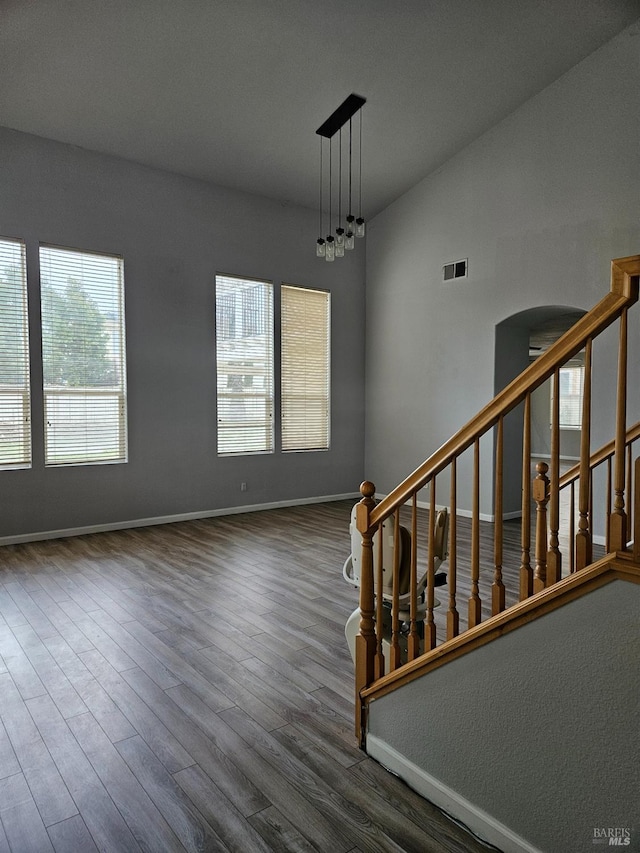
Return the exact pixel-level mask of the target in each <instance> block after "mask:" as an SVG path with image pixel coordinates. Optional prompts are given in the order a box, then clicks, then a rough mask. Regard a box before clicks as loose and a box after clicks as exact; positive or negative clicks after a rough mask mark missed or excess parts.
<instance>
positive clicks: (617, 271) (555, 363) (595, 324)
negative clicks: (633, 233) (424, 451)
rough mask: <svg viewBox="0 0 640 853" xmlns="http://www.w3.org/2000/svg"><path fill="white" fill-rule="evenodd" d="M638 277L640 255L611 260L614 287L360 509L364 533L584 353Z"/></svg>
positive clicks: (628, 298) (632, 296) (627, 300)
mask: <svg viewBox="0 0 640 853" xmlns="http://www.w3.org/2000/svg"><path fill="white" fill-rule="evenodd" d="M639 281H640V255H631V256H629V257H626V258H617V259H616V260H613V261H611V290H610V292H609V293H607V294H606V296H604V297H603V299H601V300H600V302H598V303H597V304H596V305H595V306H594V307H593V308H592V309H591V310H590V311H588V312H587V313H586V314H585V315H584V316H583V317H581V318H580V319H579V320H578V321H577V323H576V324H575V325H574V326H572V328H570V329H569V330H568V331H567V332H565V333H564V334H563V335H562V337H560V338H559V339H558V340H557V341H556V342H555V343H554V344H552V345H551V346H550V347H549V348H548V349H547V350H546V351H545V352H544V353H543V354H542V355H540V356H538V358H537V359H536V360H535V361H534V362H533V363H532V364H531V365H529V367H528V368H526V369H525V370H524V371H523V372H522V373H521V374H520V375H519V376H518V377H516V378H515V379H514V380H513V381H512V382H511V383H509V385H507V386H506V387H505V388H504V389H503V390H502V391H500V392H499V393H498V394H497V395H496V396H495V397H494V398H493V399H492V400H491V401H490V402H489V403H488V404H487V405H486V406H485V407H484V408H483V409H481V411H480V412H479V413H478V414H477V415H476V416H475V417H474V418H472V419H471V420H470V421H469V422H468V423H467V424H466V425H465V426H463V427H462V428H461V429H460V430H458V432H457V433H455V435H453V436H452V437H451V438H450V439H449V440H448V441H446V442H445V443H444V444H443V445H441V446H440V448H438V450H436V451H435V452H434V453H432V454H431V456H430V457H429V458H428V459H427V460H426V461H425V462H423V463H422V465H420V466H418V468H416V469H415V470H414V471H413V472H412V473H411V474H410V475H409V476H408V477H406V478H405V479H404V480H403V481H402V482H401V483H400V484H399V485H398V486H396V488H395V489H393V491H391V492H390V493H389V494H388V495H386V496H385V497H384V498H382V499H381V500H380V502H379V503H377V504H376V505H375V506H371V507H369V512H368V513H364V512H360V513H359V514H358V517H357V518H358V521H357V524H358V529H359V530H360V532H361V533H365V532H369V531H371V530H373V529H375V528H377V527H378V526H379V525H380V524H381V523H382V522H383V521H384V520H385V519H386V518H388V517H389V516H390V515H391V513H393V512H394V511H395V510H396V509H398V508H399V507H401V506H403V505H404V504H405V503H406V502H407V501H408V500H409V499H410V498H411V497H412V495H414V494H415V493H416V492H418V491H419V490H420V489H422V488H423V487H424V486H425V485H426V484H427V483H428V482H429V481H430V480H432V479H433V477H435V476H436V475H437V474H439V473H440V472H441V471H443V470H444V469H445V468H447V466H448V465H450V464H451V462H452V460H453V459H456V458H458V457H459V456H460V455H461V454H462V453H464V451H465V450H467V449H468V448H469V447H471V445H472V444H473V443H474V441H476V439H478V438H480V437H481V436H482V435H484V434H485V433H486V432H487V431H488V430H490V429H491V428H492V427H494V426H495V425H496V424H497V423H498V421H499V419H500V418H501V417H503V416H505V415H507V414H508V413H509V412H510V411H511V410H512V409H514V408H515V407H516V406H517V405H519V404H520V403H521V402H522V401H523V400H524V399H525V397H526V396H527V395H528V394H530V393H531V392H533V391H534V390H535V389H536V388H538V387H539V386H540V385H542V383H543V382H546V380H547V379H549V377H550V376H552V375H553V373H554V372H555V371H556V370H557V369H558V368H559V367H561V366H562V365H563V364H565V363H566V362H567V361H568V360H569V359H570V358H572V357H573V356H574V355H576V354H577V353H578V352H580V351H581V350H582V349H583V348H584V347H585V345H586V343H587V341H588V340H590V339H593V338H594V337H596V336H597V335H599V334H600V332H602V331H603V330H604V329H606V328H607V326H609V325H611V323H613V322H614V321H615V320H616V319H618V317H620V315H621V314H622V312H623V311H624V309H625V308H628V307H629V306H631V305H633V304H634V303H635V302H637V300H638V287H639ZM363 528H364V529H363Z"/></svg>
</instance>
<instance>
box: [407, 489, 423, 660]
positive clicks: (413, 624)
mask: <svg viewBox="0 0 640 853" xmlns="http://www.w3.org/2000/svg"><path fill="white" fill-rule="evenodd" d="M417 587H418V495H417V493H416V492H414V493H413V495H412V497H411V586H410V589H411V599H410V604H409V607H410V625H409V637H408V639H407V659H408V660H415V658H417V657H418V655H419V654H420V634H419V633H418V620H417V611H418V593H417Z"/></svg>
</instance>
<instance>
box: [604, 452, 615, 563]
mask: <svg viewBox="0 0 640 853" xmlns="http://www.w3.org/2000/svg"><path fill="white" fill-rule="evenodd" d="M611 474H612V467H611V457H610V456H609V457H608V459H607V493H606V495H605V506H606V508H607V509H606V518H605V531H604V550H605V553H606V554H608V553H609V552H610V551H611V539H610V536H609V533H610V531H611V524H610V521H611V495H612V488H613V486H612V479H611Z"/></svg>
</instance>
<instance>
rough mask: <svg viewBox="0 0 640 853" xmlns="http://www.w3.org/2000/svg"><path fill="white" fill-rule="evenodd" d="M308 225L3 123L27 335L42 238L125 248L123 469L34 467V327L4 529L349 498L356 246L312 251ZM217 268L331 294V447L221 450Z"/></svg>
mask: <svg viewBox="0 0 640 853" xmlns="http://www.w3.org/2000/svg"><path fill="white" fill-rule="evenodd" d="M316 223H317V213H316V212H315V211H312V210H304V209H297V208H294V207H292V206H287V205H284V204H280V203H278V202H275V201H271V200H267V199H264V198H260V197H256V196H250V195H243V194H240V193H237V192H232V191H230V190H226V189H223V188H219V187H215V186H212V185H208V184H205V183H200V182H197V181H193V180H190V179H186V178H182V177H179V176H176V175H171V174H167V173H163V172H159V171H155V170H152V169H148V168H144V167H142V166H138V165H136V164H133V163H129V162H125V161H122V160H118V159H115V158H111V157H106V156H101V155H97V154H93V153H90V152H87V151H84V150H81V149H78V148H74V147H71V146H67V145H62V144H58V143H55V142H50V141H47V140H43V139H40V138H37V137H34V136H28V135H24V134H19V133H16V132H13V131H9V130H4V129H1V130H0V235H2V236H8V237H22V238H25V239H26V241H27V260H28V269H29V297H30V308H31V314H32V318H33V320H34V325H33V327H32V330H34V331H37V314H38V286H39V285H38V273H37V263H38V242H39V241H41V242H47V243H53V244H57V245H61V246H68V247H73V248H79V249H87V250H96V251H102V252H113V253H115V254H121V255H123V256H124V264H125V288H126V295H125V300H126V308H125V310H126V324H127V354H128V391H129V407H128V412H129V462H128V464H124V465H89V466H79V467H65V468H58V469H45V468H44V464H43V426H42V391H41V385H40V379H41V374H40V368H39V347H40V341H39V338H38V336H37V334H33V335H32V340H31V345H32V355H33V367H34V371H33V373H34V388H33V435H34V461H33V467H32V468H31V469H30V470H21V471H2V472H0V495H1V501H2V512H1V513H0V537H2V536H4V537H10V536H17V535H23V534H29V533H32V532H36V531H51V530H60V529H69V528H78V527H84V526H91V525H100V524H114V523H119V522H126V521H129V520H135V519H146V518H155V517H159V516H160V517H161V516H168V515H169V516H170V515H177V514H183V513H206V512H208V511H215V510H218V509H224V508H230V507H236V506H238V505H254V504H262V503H268V502H284V501H294V500H302V499H308V498H313V497H322V496H331V495H339V494H344V493H353V492H354V491H357V489H358V486H359V484H360V482H361V480H362V478H363V442H364V438H363V430H364V420H363V413H364V391H363V388H364V372H363V371H364V324H363V316H364V252H363V251H362V249H361V250H360V251H355V252H353V253H351V254H350V256H349V257H347V258H345V259H344V260H343V261H342V263H338V262H336V263H334V264H333V265H330V264H326V263H325V262H323V261H321V260H319V259H316V257H315V239H316V236H317V235H316V233H315V230H316ZM216 272H225V273H231V274H237V275H241V276H249V277H250V276H256V277H259V278H266V279H271V280H273V281H274V284H275V285H276V299H277V298H278V297H277V295H278V285H279V283H280V282H281V281H285V282H287V283H292V284H298V285H305V286H310V287H317V288H324V289H327V290H330V291H331V299H332V350H331V358H332V375H331V381H332V421H331V449H330V450H329V451H328V452H322V453H293V454H282V453H280V452H276V453H274V454H270V455H260V456H248V457H236V458H226V459H218V458H217V456H216V408H215V337H214V301H213V299H214V277H215V274H216ZM276 307H277V303H276ZM276 324H277V314H276ZM276 352H277V351H276ZM276 368H277V359H276ZM241 482H246V483H247V491H246V493H241V491H240V483H241Z"/></svg>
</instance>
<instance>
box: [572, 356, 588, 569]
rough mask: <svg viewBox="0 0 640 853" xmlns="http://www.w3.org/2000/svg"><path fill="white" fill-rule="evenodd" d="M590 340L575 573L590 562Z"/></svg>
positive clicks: (583, 406) (584, 389) (584, 405)
mask: <svg viewBox="0 0 640 853" xmlns="http://www.w3.org/2000/svg"><path fill="white" fill-rule="evenodd" d="M591 343H592V342H591V339H589V340H588V341H587V346H586V349H585V356H584V388H583V392H582V432H581V438H580V487H579V489H578V514H579V518H578V532H577V534H576V571H580V569H584V567H585V566H588V565H589V564H590V563H591V560H592V541H591V525H590V519H589V492H590V489H589V485H590V481H591V476H590V455H591Z"/></svg>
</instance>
